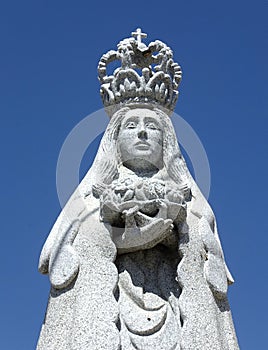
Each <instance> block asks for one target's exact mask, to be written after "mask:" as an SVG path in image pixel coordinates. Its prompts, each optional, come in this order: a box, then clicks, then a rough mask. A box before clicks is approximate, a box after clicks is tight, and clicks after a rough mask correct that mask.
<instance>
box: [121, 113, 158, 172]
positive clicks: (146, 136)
mask: <svg viewBox="0 0 268 350" xmlns="http://www.w3.org/2000/svg"><path fill="white" fill-rule="evenodd" d="M118 148H119V152H120V154H121V160H122V162H123V164H124V165H125V166H127V167H129V168H130V169H132V170H154V169H160V168H162V166H163V131H162V129H161V122H160V118H159V116H158V115H157V114H156V113H155V112H154V111H152V110H149V109H143V108H137V109H133V110H130V111H128V112H127V113H126V115H125V117H124V119H123V121H122V123H121V127H120V131H119V135H118Z"/></svg>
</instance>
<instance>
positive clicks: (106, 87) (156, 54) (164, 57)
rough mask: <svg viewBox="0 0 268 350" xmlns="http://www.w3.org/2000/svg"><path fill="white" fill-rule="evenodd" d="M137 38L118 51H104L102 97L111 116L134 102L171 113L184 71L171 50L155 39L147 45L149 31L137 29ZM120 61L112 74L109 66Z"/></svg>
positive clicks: (101, 71) (101, 64) (101, 78)
mask: <svg viewBox="0 0 268 350" xmlns="http://www.w3.org/2000/svg"><path fill="white" fill-rule="evenodd" d="M132 36H136V39H135V38H134V37H131V38H127V39H124V40H122V41H120V42H119V44H118V45H117V51H114V50H111V51H108V52H107V53H106V54H104V55H103V56H102V57H101V59H100V61H99V64H98V76H99V80H100V83H101V89H100V93H101V97H102V101H103V104H104V107H105V109H106V112H107V113H108V115H110V116H111V115H113V114H114V113H115V112H116V111H117V110H118V109H120V108H122V107H124V106H127V105H133V104H147V103H149V104H155V105H157V106H158V107H160V108H161V107H162V108H163V109H164V110H165V111H166V112H167V113H169V114H171V113H172V111H173V110H174V108H175V105H176V102H177V99H178V91H177V89H178V86H179V83H180V81H181V76H182V71H181V67H180V66H179V65H178V63H176V62H174V61H173V53H172V50H171V49H170V48H169V47H168V46H167V45H166V44H164V43H163V42H161V41H159V40H156V41H154V42H151V43H150V44H149V45H148V46H147V45H146V44H144V43H142V42H141V39H142V38H145V37H147V35H146V34H144V33H142V32H141V29H139V28H138V29H137V31H136V32H134V33H132ZM114 61H119V63H120V62H121V66H120V67H118V68H116V69H115V70H114V71H113V72H112V74H111V75H108V73H107V66H108V65H109V64H110V63H112V62H114Z"/></svg>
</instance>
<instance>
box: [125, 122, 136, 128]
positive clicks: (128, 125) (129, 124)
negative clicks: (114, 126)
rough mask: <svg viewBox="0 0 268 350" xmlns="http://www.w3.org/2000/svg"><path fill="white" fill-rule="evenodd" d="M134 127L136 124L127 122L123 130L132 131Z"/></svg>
mask: <svg viewBox="0 0 268 350" xmlns="http://www.w3.org/2000/svg"><path fill="white" fill-rule="evenodd" d="M136 126H137V123H135V122H128V123H127V124H126V125H125V128H127V129H134V128H136Z"/></svg>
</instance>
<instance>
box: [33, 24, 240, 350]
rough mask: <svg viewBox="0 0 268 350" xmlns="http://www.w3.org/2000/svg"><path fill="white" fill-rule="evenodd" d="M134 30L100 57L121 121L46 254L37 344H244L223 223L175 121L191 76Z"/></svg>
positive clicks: (111, 349)
mask: <svg viewBox="0 0 268 350" xmlns="http://www.w3.org/2000/svg"><path fill="white" fill-rule="evenodd" d="M133 35H134V36H136V37H137V38H136V39H135V38H133V37H132V38H128V39H125V40H123V41H121V42H120V43H119V44H118V50H117V51H109V52H108V53H107V54H105V55H103V56H102V58H101V60H100V63H99V67H98V70H99V79H100V82H101V94H102V99H103V102H104V106H105V108H106V111H107V113H108V115H109V116H110V117H111V120H110V123H109V125H108V127H107V129H106V132H105V134H104V136H103V138H102V141H101V144H100V147H99V150H98V153H97V155H96V157H95V161H94V163H93V165H92V167H91V168H90V170H89V171H88V173H87V174H86V176H85V178H84V179H83V181H82V182H81V184H80V185H79V186H78V188H77V189H76V191H75V192H74V194H73V195H72V196H71V198H70V199H69V201H68V203H67V204H66V206H65V208H64V209H63V210H62V212H61V214H60V215H59V217H58V219H57V221H56V223H55V224H54V226H53V228H52V230H51V232H50V234H49V236H48V238H47V241H46V242H45V244H44V247H43V250H42V252H41V256H40V262H39V270H40V272H41V273H44V274H49V278H50V282H51V291H50V297H49V302H48V307H47V312H46V316H45V320H44V323H43V326H42V330H41V334H40V338H39V342H38V346H37V349H38V350H119V349H120V350H135V349H139V350H151V349H155V350H182V349H183V350H206V349H209V350H212V349H215V350H227V349H228V350H235V349H239V347H238V344H237V339H236V335H235V331H234V327H233V322H232V317H231V312H230V308H229V304H228V299H227V288H228V285H229V284H231V283H232V282H233V279H232V276H231V275H230V272H229V271H228V268H227V266H226V264H225V260H224V256H223V251H222V248H221V244H220V240H219V236H218V233H217V227H216V221H215V217H214V214H213V212H212V210H211V208H210V206H209V204H208V203H207V201H206V199H205V198H204V196H203V195H202V193H201V192H200V190H199V188H198V186H197V185H196V183H195V181H194V179H193V178H192V176H191V174H190V172H189V170H188V168H187V166H186V163H185V160H184V158H183V156H182V154H181V151H180V148H179V145H178V142H177V139H176V135H175V132H174V128H173V125H172V122H171V119H170V114H171V112H172V110H173V109H174V107H175V103H176V100H177V95H178V92H177V88H178V84H179V82H180V79H181V69H180V67H179V65H178V64H177V63H175V62H174V61H173V55H172V51H171V49H170V48H169V47H167V46H166V45H165V44H164V43H162V42H160V41H155V42H152V43H150V44H149V45H148V46H147V45H145V44H144V43H142V42H141V38H142V37H144V36H145V35H144V34H143V33H141V30H139V29H138V30H137V32H135V33H133ZM114 60H119V61H120V62H121V63H122V66H121V67H120V68H118V69H116V70H115V71H114V72H113V74H112V75H111V76H108V75H107V71H106V66H107V65H108V64H109V63H110V62H111V61H114ZM139 70H140V71H141V75H139Z"/></svg>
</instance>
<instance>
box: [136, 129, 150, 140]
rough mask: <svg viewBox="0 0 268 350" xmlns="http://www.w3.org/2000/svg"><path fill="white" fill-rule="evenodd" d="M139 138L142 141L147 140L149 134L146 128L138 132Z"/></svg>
mask: <svg viewBox="0 0 268 350" xmlns="http://www.w3.org/2000/svg"><path fill="white" fill-rule="evenodd" d="M138 137H139V138H140V139H147V137H148V135H147V132H146V130H145V129H144V128H141V129H140V130H139V132H138Z"/></svg>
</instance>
